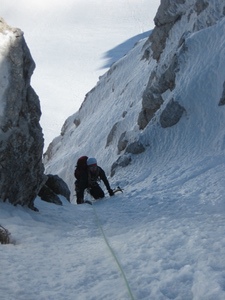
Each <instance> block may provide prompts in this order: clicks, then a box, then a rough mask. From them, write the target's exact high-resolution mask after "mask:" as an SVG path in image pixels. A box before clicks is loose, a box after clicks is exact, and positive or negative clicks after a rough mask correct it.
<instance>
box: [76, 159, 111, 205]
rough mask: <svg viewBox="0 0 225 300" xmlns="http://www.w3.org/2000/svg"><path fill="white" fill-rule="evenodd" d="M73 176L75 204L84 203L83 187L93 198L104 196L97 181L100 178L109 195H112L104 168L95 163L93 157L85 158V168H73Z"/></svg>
mask: <svg viewBox="0 0 225 300" xmlns="http://www.w3.org/2000/svg"><path fill="white" fill-rule="evenodd" d="M75 177H76V179H77V180H76V181H75V190H76V197H77V204H82V203H84V191H85V189H89V192H90V194H91V196H92V197H93V198H94V199H101V198H104V197H105V193H104V191H103V190H102V188H101V187H100V186H99V184H98V181H100V180H102V181H103V182H104V184H105V187H106V189H107V190H108V193H109V195H110V196H113V195H114V192H113V190H112V189H111V187H110V184H109V181H108V179H107V177H106V175H105V172H104V170H103V169H102V168H101V167H99V166H98V165H97V160H96V159H95V158H93V157H90V158H88V159H87V160H86V168H83V169H82V170H81V171H78V170H75Z"/></svg>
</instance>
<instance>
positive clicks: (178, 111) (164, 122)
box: [160, 99, 185, 128]
mask: <svg viewBox="0 0 225 300" xmlns="http://www.w3.org/2000/svg"><path fill="white" fill-rule="evenodd" d="M184 112H185V109H184V107H183V106H181V105H180V104H179V103H178V102H177V101H174V100H173V99H172V100H171V101H170V102H169V103H168V104H167V105H166V108H165V109H164V111H163V112H162V114H161V116H160V124H161V126H162V127H163V128H166V127H171V126H173V125H175V124H177V123H178V122H179V120H180V118H181V117H182V115H183V113H184Z"/></svg>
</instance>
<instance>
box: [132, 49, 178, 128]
mask: <svg viewBox="0 0 225 300" xmlns="http://www.w3.org/2000/svg"><path fill="white" fill-rule="evenodd" d="M177 60H178V59H177V56H176V55H174V56H173V58H172V60H171V63H170V65H169V67H167V68H166V69H165V70H164V72H163V73H160V74H159V75H157V74H156V72H155V71H154V72H152V74H151V76H150V79H149V82H148V84H147V87H146V89H145V91H144V93H143V97H142V110H141V112H140V114H139V117H138V125H139V127H140V129H144V128H145V127H146V126H147V125H148V123H149V122H150V121H151V119H152V118H153V117H154V115H155V113H156V112H157V110H158V109H159V108H160V107H161V105H162V104H163V98H162V96H161V95H162V94H163V93H164V92H166V91H167V90H170V91H172V90H173V89H174V88H175V80H176V73H177V72H178V70H179V68H178V61H177Z"/></svg>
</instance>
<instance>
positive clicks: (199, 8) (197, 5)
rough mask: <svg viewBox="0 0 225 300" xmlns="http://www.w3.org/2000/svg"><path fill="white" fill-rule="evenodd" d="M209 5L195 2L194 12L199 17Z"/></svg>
mask: <svg viewBox="0 0 225 300" xmlns="http://www.w3.org/2000/svg"><path fill="white" fill-rule="evenodd" d="M208 5H209V3H208V2H206V1H204V0H196V3H195V6H194V10H195V11H196V12H197V15H199V14H200V13H201V12H202V11H203V10H205V9H206V8H207V7H208Z"/></svg>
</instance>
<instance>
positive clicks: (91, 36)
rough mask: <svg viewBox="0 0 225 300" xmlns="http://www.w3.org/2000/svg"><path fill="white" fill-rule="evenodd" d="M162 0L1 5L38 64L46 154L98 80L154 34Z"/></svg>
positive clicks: (14, 1) (22, 1) (35, 83)
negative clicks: (51, 143) (20, 33)
mask: <svg viewBox="0 0 225 300" xmlns="http://www.w3.org/2000/svg"><path fill="white" fill-rule="evenodd" d="M159 3H160V1H159V0H151V1H150V0H141V1H140V0H139V1H137V0H115V1H111V0H107V1H103V0H98V1H93V0H85V1H83V0H67V1H66V5H65V3H64V2H61V1H53V0H46V1H43V0H40V1H30V0H19V1H17V0H10V1H8V0H2V1H1V8H0V15H1V17H3V18H4V19H5V21H6V22H7V23H8V24H9V25H10V26H13V27H18V28H20V29H21V30H22V31H23V32H24V37H25V40H26V42H27V44H28V47H29V49H30V51H31V54H32V57H33V59H34V61H35V63H36V69H35V71H34V74H33V76H32V80H31V84H32V86H33V88H34V89H35V91H36V93H37V95H38V96H39V98H40V102H41V110H42V117H41V126H42V128H43V133H44V138H45V150H46V148H47V146H48V145H49V143H50V142H51V141H52V140H53V139H54V138H55V137H56V136H58V135H59V134H60V132H61V128H62V126H63V124H64V122H65V120H66V119H67V118H68V117H69V116H70V115H71V114H73V113H74V112H76V111H77V110H78V109H79V107H80V105H81V103H82V102H83V100H84V98H85V95H86V94H87V93H88V92H89V91H90V90H91V89H92V88H93V87H94V86H95V84H96V83H97V81H98V78H99V76H101V75H102V74H104V73H105V72H106V70H107V69H108V68H109V66H110V65H111V64H112V63H113V62H114V61H116V60H117V59H118V58H120V57H121V56H123V55H124V54H126V53H127V51H128V50H129V49H130V48H132V47H133V45H134V44H135V42H136V41H138V40H139V39H140V35H142V36H146V35H149V31H150V30H151V29H153V27H154V22H153V19H154V17H155V14H156V11H157V9H158V6H159Z"/></svg>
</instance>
